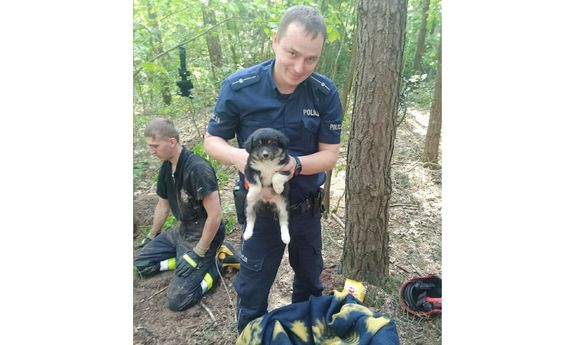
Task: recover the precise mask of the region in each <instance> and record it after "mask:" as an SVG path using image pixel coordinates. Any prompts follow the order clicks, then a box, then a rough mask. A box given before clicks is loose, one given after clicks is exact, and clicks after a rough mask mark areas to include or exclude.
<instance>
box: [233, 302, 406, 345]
mask: <svg viewBox="0 0 575 345" xmlns="http://www.w3.org/2000/svg"><path fill="white" fill-rule="evenodd" d="M255 344H274V345H284V344H285V345H291V344H294V345H303V344H306V345H308V344H326V345H327V344H329V345H335V344H361V345H364V344H365V345H367V344H386V345H387V344H390V345H399V337H398V335H397V329H396V328H395V323H394V322H393V320H390V319H388V318H386V317H384V316H383V315H381V314H380V313H377V312H376V313H374V312H372V311H370V310H369V309H368V308H366V307H365V306H363V305H361V304H360V302H359V301H358V300H356V299H355V298H354V297H353V296H352V295H350V294H348V293H346V292H345V293H344V292H338V291H334V294H333V295H329V296H320V297H311V299H310V300H309V301H306V302H299V303H293V304H290V305H287V306H284V307H281V308H278V309H275V310H272V311H271V312H269V313H267V314H265V315H263V316H261V317H259V318H257V319H255V320H253V321H251V322H250V323H249V324H248V325H247V326H246V328H244V330H243V331H242V333H241V334H240V336H239V338H238V339H237V341H236V345H255Z"/></svg>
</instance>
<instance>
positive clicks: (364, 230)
mask: <svg viewBox="0 0 575 345" xmlns="http://www.w3.org/2000/svg"><path fill="white" fill-rule="evenodd" d="M406 14H407V1H406V0H359V4H358V18H359V23H358V47H359V51H358V57H357V59H358V68H357V76H356V88H355V101H354V106H353V116H352V127H351V133H350V139H349V143H348V151H347V152H348V156H347V174H346V189H347V190H346V196H345V203H346V226H345V243H344V248H343V259H342V269H343V273H344V275H345V276H346V277H349V278H352V279H357V280H362V281H367V282H369V283H371V284H374V285H380V286H381V285H382V284H383V283H384V281H385V279H386V278H387V277H388V276H389V229H388V220H389V216H388V207H389V199H390V197H391V157H392V155H393V138H394V137H395V119H396V115H397V108H398V103H399V92H400V90H399V89H400V81H401V68H402V59H403V47H404V36H405V35H404V34H405V23H406Z"/></svg>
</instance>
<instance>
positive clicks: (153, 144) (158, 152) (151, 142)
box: [146, 136, 176, 161]
mask: <svg viewBox="0 0 575 345" xmlns="http://www.w3.org/2000/svg"><path fill="white" fill-rule="evenodd" d="M146 143H148V148H149V149H150V153H151V154H153V155H154V156H156V157H158V158H159V159H160V160H162V161H167V160H170V159H171V158H172V156H173V155H174V150H175V146H176V139H174V138H170V139H165V138H160V137H158V136H154V137H146Z"/></svg>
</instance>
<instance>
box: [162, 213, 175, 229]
mask: <svg viewBox="0 0 575 345" xmlns="http://www.w3.org/2000/svg"><path fill="white" fill-rule="evenodd" d="M175 222H176V217H174V216H173V215H169V216H168V218H166V221H165V222H164V226H162V231H168V230H170V229H171V228H172V226H173V225H174V223H175Z"/></svg>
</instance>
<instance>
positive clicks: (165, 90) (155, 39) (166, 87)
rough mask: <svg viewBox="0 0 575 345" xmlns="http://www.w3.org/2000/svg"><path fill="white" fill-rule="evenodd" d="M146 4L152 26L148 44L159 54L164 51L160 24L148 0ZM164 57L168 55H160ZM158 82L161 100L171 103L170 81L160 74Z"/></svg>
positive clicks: (167, 103)
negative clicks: (160, 86) (160, 89)
mask: <svg viewBox="0 0 575 345" xmlns="http://www.w3.org/2000/svg"><path fill="white" fill-rule="evenodd" d="M146 5H147V8H148V19H149V20H150V26H151V27H152V32H153V35H152V36H151V37H150V46H151V47H152V51H153V52H154V53H155V54H156V55H159V54H162V53H163V52H164V44H163V43H162V33H161V31H160V24H158V15H157V13H156V10H155V9H154V7H153V6H152V3H151V1H150V0H148V1H147V2H146ZM164 58H168V55H167V54H166V56H165V57H162V60H164ZM162 62H163V61H162ZM160 83H161V85H162V100H163V101H164V104H166V105H170V104H172V93H171V92H170V83H169V82H168V78H167V77H166V76H162V77H161V81H160Z"/></svg>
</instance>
